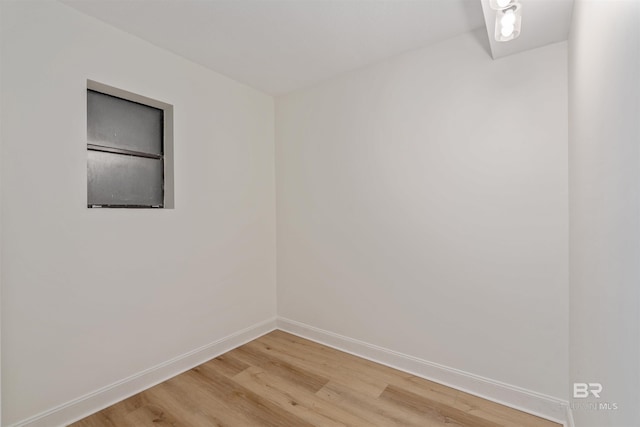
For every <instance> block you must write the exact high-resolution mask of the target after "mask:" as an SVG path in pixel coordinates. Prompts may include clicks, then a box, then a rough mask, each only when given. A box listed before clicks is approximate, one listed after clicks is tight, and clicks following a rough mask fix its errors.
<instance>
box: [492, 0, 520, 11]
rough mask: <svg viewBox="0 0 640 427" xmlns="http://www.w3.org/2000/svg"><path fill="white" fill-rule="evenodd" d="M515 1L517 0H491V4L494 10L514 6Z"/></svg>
mask: <svg viewBox="0 0 640 427" xmlns="http://www.w3.org/2000/svg"><path fill="white" fill-rule="evenodd" d="M515 3H516V0H490V1H489V6H491V9H493V10H502V9H506V8H507V7H509V6H512V5H513V4H515Z"/></svg>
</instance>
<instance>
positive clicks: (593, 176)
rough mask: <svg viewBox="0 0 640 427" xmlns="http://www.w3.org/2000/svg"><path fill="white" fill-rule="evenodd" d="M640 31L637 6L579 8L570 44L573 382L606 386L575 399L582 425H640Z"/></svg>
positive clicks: (578, 421) (624, 3) (621, 3)
mask: <svg viewBox="0 0 640 427" xmlns="http://www.w3.org/2000/svg"><path fill="white" fill-rule="evenodd" d="M639 28H640V2H638V1H582V0H577V1H576V5H575V10H574V15H573V24H572V33H571V37H570V39H569V171H570V180H569V194H570V214H571V215H570V224H571V230H570V277H571V285H570V289H571V328H570V337H571V338H570V344H571V346H570V349H571V351H570V372H571V379H570V381H571V383H600V384H601V385H602V391H601V393H600V398H597V397H595V396H594V395H592V394H590V395H589V397H587V398H580V394H578V398H574V399H573V400H572V406H573V414H574V418H575V420H576V425H577V426H579V427H631V426H638V425H640V405H639V404H638V403H639V402H640V80H639V79H638V76H640V29H639ZM592 389H594V390H596V391H597V390H598V387H597V386H594V387H592ZM594 405H595V406H594Z"/></svg>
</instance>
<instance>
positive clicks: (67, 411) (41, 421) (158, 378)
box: [11, 318, 277, 427]
mask: <svg viewBox="0 0 640 427" xmlns="http://www.w3.org/2000/svg"><path fill="white" fill-rule="evenodd" d="M276 325H277V321H276V318H272V319H269V320H265V321H263V322H260V323H257V324H255V325H252V326H249V327H248V328H245V329H243V330H241V331H238V332H235V333H233V334H231V335H228V336H226V337H224V338H221V339H219V340H217V341H214V342H212V343H210V344H206V345H204V346H202V347H200V348H196V349H195V350H192V351H190V352H188V353H185V354H183V355H180V356H178V357H175V358H173V359H171V360H167V361H166V362H163V363H161V364H159V365H156V366H154V367H151V368H149V369H145V370H144V371H142V372H139V373H137V374H134V375H132V376H130V377H128V378H124V379H122V380H120V381H117V382H115V383H113V384H111V385H108V386H106V387H102V388H100V389H98V390H96V391H94V392H92V393H89V394H86V395H84V396H81V397H79V398H77V399H74V400H72V401H70V402H67V403H65V404H62V405H60V406H57V407H55V408H52V409H50V410H48V411H45V412H42V413H40V414H37V415H35V416H33V417H30V418H27V419H26V420H23V421H20V422H18V423H16V424H13V425H12V426H11V427H52V426H65V425H68V424H70V423H72V422H75V421H78V420H80V419H82V418H84V417H86V416H88V415H91V414H93V413H95V412H97V411H100V410H102V409H104V408H106V407H108V406H111V405H113V404H114V403H116V402H119V401H121V400H123V399H126V398H127V397H130V396H133V395H134V394H136V393H139V392H141V391H143V390H146V389H148V388H149V387H153V386H154V385H157V384H159V383H161V382H163V381H166V380H168V379H169V378H172V377H174V376H176V375H178V374H181V373H182V372H185V371H188V370H189V369H192V368H194V367H196V366H198V365H200V364H202V363H204V362H206V361H208V360H211V359H213V358H214V357H217V356H219V355H221V354H223V353H226V352H227V351H229V350H233V349H234V348H236V347H239V346H241V345H243V344H245V343H247V342H249V341H251V340H254V339H256V338H258V337H260V336H262V335H264V334H266V333H268V332H271V331H273V330H274V329H276Z"/></svg>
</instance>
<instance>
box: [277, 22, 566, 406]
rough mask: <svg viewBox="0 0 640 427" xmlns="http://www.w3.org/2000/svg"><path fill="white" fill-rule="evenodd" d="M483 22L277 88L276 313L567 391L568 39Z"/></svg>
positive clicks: (536, 387)
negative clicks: (517, 43) (489, 44)
mask: <svg viewBox="0 0 640 427" xmlns="http://www.w3.org/2000/svg"><path fill="white" fill-rule="evenodd" d="M481 34H482V33H481V32H480V33H476V34H467V35H463V36H460V37H457V38H454V39H450V40H447V41H444V42H441V43H439V44H437V45H434V46H432V47H429V48H426V49H423V50H420V51H416V52H412V53H408V54H405V55H403V56H400V57H398V58H394V59H391V60H389V61H387V62H384V63H381V64H378V65H375V66H372V67H368V68H365V69H362V70H358V71H355V72H352V73H349V74H347V75H344V76H341V77H338V78H335V79H333V80H331V81H329V82H326V83H323V84H320V85H319V86H317V87H314V88H311V89H308V90H302V91H299V92H295V93H293V94H290V95H288V96H284V97H282V98H278V99H277V100H276V187H277V192H276V193H277V195H276V197H277V202H276V206H277V248H278V249H277V252H278V257H277V277H278V312H279V315H280V316H283V317H284V318H288V319H292V320H294V321H297V322H302V323H305V324H307V325H310V326H313V327H316V328H321V329H324V330H327V331H330V332H333V333H337V334H341V335H344V336H347V337H350V338H354V339H358V340H362V341H365V342H367V343H370V344H375V345H378V346H382V347H385V348H388V349H392V350H394V351H398V352H402V353H405V354H408V355H411V356H414V357H418V358H422V359H426V360H427V361H431V362H436V363H440V364H443V365H446V366H449V367H452V368H457V369H460V370H464V371H467V372H470V373H473V374H476V375H481V376H484V377H488V378H491V379H494V380H498V381H502V382H505V383H508V384H511V385H515V386H519V387H523V388H525V389H529V390H533V391H536V392H540V393H544V394H548V395H551V396H554V397H558V398H562V399H566V398H567V394H568V384H567V382H568V381H567V380H568V375H567V372H568V345H567V336H568V305H569V301H568V277H567V274H568V242H567V234H568V223H567V220H568V213H567V207H568V206H567V205H568V203H567V197H568V196H567V186H568V183H567V69H566V68H567V56H566V43H560V44H555V45H551V46H548V47H544V48H541V49H536V50H533V51H528V52H525V53H522V54H519V55H515V56H511V57H507V58H503V59H500V60H497V61H493V60H492V59H491V58H490V56H489V55H488V54H487V52H486V51H485V50H484V49H483V47H482V46H481V45H480V44H479V42H478V41H477V39H478V37H482V35H481ZM485 37H486V36H485Z"/></svg>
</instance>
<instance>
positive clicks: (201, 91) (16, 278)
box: [0, 1, 275, 425]
mask: <svg viewBox="0 0 640 427" xmlns="http://www.w3.org/2000/svg"><path fill="white" fill-rule="evenodd" d="M1 24H2V25H0V28H1V29H2V30H1V31H2V32H1V34H0V35H1V38H2V50H1V55H2V88H3V92H2V104H1V105H2V117H1V118H0V119H1V120H2V124H3V127H2V150H3V151H2V182H3V192H2V255H3V259H2V374H3V378H2V406H3V414H2V415H3V422H2V424H3V425H9V424H12V423H15V422H18V421H20V420H24V419H25V418H28V417H31V416H33V415H35V414H38V413H40V412H42V411H45V410H48V409H50V408H52V407H55V406H56V405H60V404H64V403H66V402H69V401H70V400H72V399H76V398H78V397H80V396H83V395H85V394H87V393H90V392H93V391H94V390H97V389H99V388H100V387H103V386H106V385H109V384H111V383H114V382H116V381H118V380H121V379H123V378H126V377H128V376H130V375H133V374H136V373H138V372H141V371H143V370H145V369H147V368H150V367H152V366H155V365H158V364H160V363H163V362H165V361H167V360H170V359H172V358H174V357H177V356H180V355H183V354H185V353H187V352H189V351H192V350H194V349H196V348H199V347H201V346H203V345H206V344H209V343H212V342H214V341H216V340H218V339H221V338H222V337H226V336H228V335H230V334H232V333H234V332H236V331H239V330H241V329H243V328H246V327H249V326H251V325H254V324H257V323H259V322H263V321H264V320H265V319H270V318H273V316H274V315H275V218H274V215H275V206H274V203H275V202H274V199H275V195H274V180H275V178H274V170H273V168H274V154H273V151H274V146H273V135H274V128H273V114H274V109H273V108H274V106H273V99H272V98H271V97H269V96H267V95H264V94H262V93H260V92H258V91H256V90H253V89H251V88H248V87H246V86H243V85H240V84H238V83H235V82H233V81H231V80H229V79H227V78H225V77H222V76H219V75H217V74H215V73H213V72H211V71H209V70H206V69H205V68H202V67H200V66H197V65H195V64H193V63H191V62H189V61H186V60H184V59H182V58H180V57H177V56H175V55H173V54H170V53H168V52H166V51H163V50H161V49H159V48H156V47H154V46H152V45H150V44H148V43H146V42H143V41H141V40H140V39H138V38H135V37H133V36H130V35H127V34H125V33H123V32H120V31H118V30H115V29H113V28H111V27H109V26H107V25H105V24H103V23H101V22H100V21H97V20H95V19H93V18H89V17H87V16H85V15H82V14H81V13H79V12H77V11H75V10H74V9H71V8H69V7H67V6H65V5H62V4H60V3H58V2H48V1H43V2H41V1H33V2H31V1H30V2H11V1H3V2H2V23H1ZM87 79H91V80H94V81H97V82H101V83H104V84H107V85H111V86H115V87H118V88H121V89H123V90H127V91H130V92H135V93H138V94H140V95H143V96H146V97H149V98H153V99H157V100H159V101H163V102H166V103H169V104H172V105H173V106H174V151H175V159H174V166H175V209H165V210H131V209H120V210H118V209H87V207H86V203H87V182H86V180H87V171H86V169H87V164H86V163H87V160H86V158H87V155H86V132H87V131H86V86H87Z"/></svg>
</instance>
